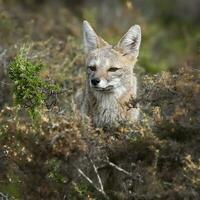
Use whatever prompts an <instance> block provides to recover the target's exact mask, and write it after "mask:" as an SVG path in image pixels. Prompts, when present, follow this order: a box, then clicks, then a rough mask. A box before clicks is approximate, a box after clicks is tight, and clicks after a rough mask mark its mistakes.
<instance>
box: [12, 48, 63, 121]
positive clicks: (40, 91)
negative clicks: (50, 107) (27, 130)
mask: <svg viewBox="0 0 200 200" xmlns="http://www.w3.org/2000/svg"><path fill="white" fill-rule="evenodd" d="M29 49H30V48H28V47H27V46H26V45H23V46H22V47H21V48H20V51H19V54H18V55H17V56H16V57H15V58H14V60H13V61H12V62H11V64H10V68H9V76H10V79H11V80H12V83H13V93H14V96H15V103H16V104H17V105H18V106H20V107H24V108H26V109H27V110H28V113H29V114H30V117H31V119H33V120H34V119H36V117H37V116H38V115H39V108H40V107H41V106H42V105H44V102H45V100H46V99H47V98H48V94H49V93H54V92H57V91H58V90H59V88H58V86H57V85H55V84H52V83H49V82H46V81H45V80H43V79H42V78H41V77H40V76H39V73H40V72H41V70H42V68H43V67H44V65H43V64H42V63H41V62H34V61H32V60H31V59H29V58H28V53H29Z"/></svg>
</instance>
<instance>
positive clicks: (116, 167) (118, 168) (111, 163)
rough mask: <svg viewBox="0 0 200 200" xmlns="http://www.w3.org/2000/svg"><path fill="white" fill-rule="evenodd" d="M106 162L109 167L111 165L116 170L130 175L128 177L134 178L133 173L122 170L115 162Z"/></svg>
mask: <svg viewBox="0 0 200 200" xmlns="http://www.w3.org/2000/svg"><path fill="white" fill-rule="evenodd" d="M106 162H107V163H108V165H110V166H111V167H113V168H115V169H116V170H118V171H120V172H122V173H124V174H126V175H128V176H132V173H130V172H128V171H126V170H125V169H122V168H121V167H119V166H117V165H116V164H114V163H113V162H110V161H109V160H108V159H107V160H106Z"/></svg>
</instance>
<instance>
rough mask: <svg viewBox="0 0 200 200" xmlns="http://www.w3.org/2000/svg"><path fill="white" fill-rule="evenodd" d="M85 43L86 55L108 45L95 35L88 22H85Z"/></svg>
mask: <svg viewBox="0 0 200 200" xmlns="http://www.w3.org/2000/svg"><path fill="white" fill-rule="evenodd" d="M83 43H84V49H85V53H86V54H88V53H89V52H90V51H92V50H94V49H97V48H99V47H103V46H106V45H108V43H107V42H105V41H104V40H103V39H102V38H101V37H99V36H98V35H97V34H96V33H95V31H94V29H93V28H92V27H91V26H90V24H89V23H88V22H87V21H83Z"/></svg>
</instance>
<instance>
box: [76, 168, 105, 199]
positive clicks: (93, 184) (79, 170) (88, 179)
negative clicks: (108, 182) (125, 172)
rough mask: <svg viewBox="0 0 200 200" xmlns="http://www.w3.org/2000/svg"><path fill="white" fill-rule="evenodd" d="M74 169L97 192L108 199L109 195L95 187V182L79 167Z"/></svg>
mask: <svg viewBox="0 0 200 200" xmlns="http://www.w3.org/2000/svg"><path fill="white" fill-rule="evenodd" d="M76 169H77V171H78V172H79V173H80V174H81V175H82V176H83V177H84V178H85V179H86V180H87V181H88V182H89V183H90V184H91V185H92V186H93V187H94V188H95V189H96V190H97V191H98V192H99V193H101V194H102V195H103V196H104V198H105V199H107V200H109V197H108V196H107V195H106V193H105V192H104V190H102V189H101V188H99V187H97V186H96V184H95V183H94V182H93V181H92V180H91V179H90V178H89V177H88V176H87V175H86V174H85V173H84V172H83V171H82V170H81V169H80V168H77V167H76Z"/></svg>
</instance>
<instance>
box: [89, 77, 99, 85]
mask: <svg viewBox="0 0 200 200" xmlns="http://www.w3.org/2000/svg"><path fill="white" fill-rule="evenodd" d="M91 83H92V85H94V86H96V85H98V83H100V79H99V78H93V79H92V80H91Z"/></svg>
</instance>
